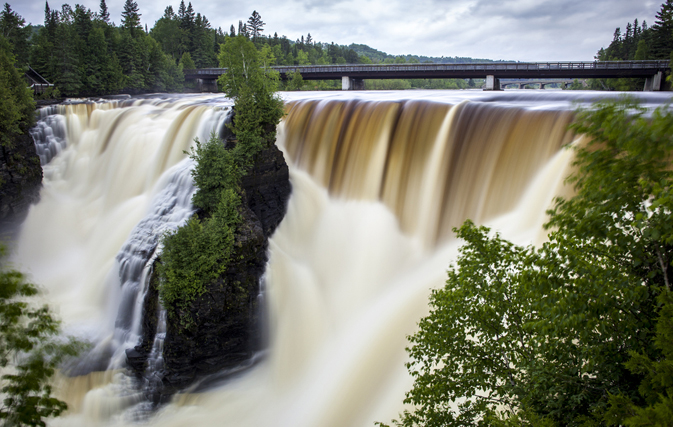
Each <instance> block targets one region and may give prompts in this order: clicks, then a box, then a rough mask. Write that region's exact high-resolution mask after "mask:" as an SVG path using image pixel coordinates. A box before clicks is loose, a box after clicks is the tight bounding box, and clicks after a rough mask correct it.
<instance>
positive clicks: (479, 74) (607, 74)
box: [183, 60, 671, 91]
mask: <svg viewBox="0 0 673 427" xmlns="http://www.w3.org/2000/svg"><path fill="white" fill-rule="evenodd" d="M272 68H273V69H275V70H276V71H278V72H279V73H280V76H281V78H282V79H287V78H289V77H288V76H289V75H290V74H292V73H294V72H295V71H299V73H301V76H302V78H303V79H304V80H341V82H342V84H341V87H342V89H343V90H361V89H364V80H365V79H469V78H479V79H486V85H485V87H484V90H499V89H500V81H499V80H500V79H507V78H509V79H512V78H513V79H535V80H540V79H575V78H577V79H587V78H622V77H641V78H643V77H644V78H645V79H646V82H645V88H644V90H650V91H651V90H662V86H663V85H662V83H663V76H664V74H665V73H666V72H667V71H670V70H671V68H670V63H669V61H667V60H653V61H593V62H486V63H474V64H374V65H372V64H369V65H293V66H276V67H272ZM226 71H227V69H226V68H201V69H194V70H184V71H183V72H184V75H185V80H192V81H197V83H198V84H199V86H200V87H201V88H202V89H204V90H213V89H214V90H216V89H217V85H216V83H215V81H216V80H217V78H218V77H219V76H220V75H222V74H224V73H225V72H226Z"/></svg>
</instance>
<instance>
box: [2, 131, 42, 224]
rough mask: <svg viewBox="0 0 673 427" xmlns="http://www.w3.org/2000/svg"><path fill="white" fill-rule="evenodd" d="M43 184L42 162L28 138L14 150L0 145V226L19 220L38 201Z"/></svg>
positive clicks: (17, 141) (17, 140)
mask: <svg viewBox="0 0 673 427" xmlns="http://www.w3.org/2000/svg"><path fill="white" fill-rule="evenodd" d="M41 183H42V167H41V166H40V158H39V157H38V156H37V153H36V152H35V144H34V143H33V139H32V138H31V136H30V135H28V134H23V135H19V136H18V137H16V138H15V139H14V141H13V144H12V146H11V147H5V146H2V145H0V223H3V222H9V221H13V220H19V219H21V218H22V217H23V215H24V214H25V213H26V212H27V210H28V207H29V206H30V204H31V203H35V202H37V200H38V198H39V192H40V185H41Z"/></svg>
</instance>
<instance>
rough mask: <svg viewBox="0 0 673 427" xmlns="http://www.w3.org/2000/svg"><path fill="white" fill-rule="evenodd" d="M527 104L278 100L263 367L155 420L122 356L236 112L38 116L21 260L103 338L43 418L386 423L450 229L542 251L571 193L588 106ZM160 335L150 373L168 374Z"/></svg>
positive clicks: (135, 105) (471, 96) (441, 276)
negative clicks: (282, 182) (200, 177)
mask: <svg viewBox="0 0 673 427" xmlns="http://www.w3.org/2000/svg"><path fill="white" fill-rule="evenodd" d="M522 92H523V91H520V92H516V93H514V92H505V93H500V94H490V93H482V92H470V91H466V92H444V91H437V92H423V91H418V92H415V91H410V92H384V93H380V94H376V93H368V92H363V93H359V94H336V93H309V94H306V93H297V94H284V96H285V99H286V110H287V115H286V117H285V118H284V120H283V122H282V123H281V124H280V125H279V129H278V142H277V144H278V145H279V147H280V148H281V149H282V150H283V152H284V155H285V158H286V160H287V161H288V164H289V166H290V176H291V182H292V187H293V192H292V195H291V198H290V200H289V202H288V210H287V214H286V217H285V219H284V220H283V222H282V223H281V224H280V226H279V227H278V229H277V230H276V232H275V234H274V235H273V236H272V238H271V239H270V242H269V252H270V254H269V255H270V259H269V263H268V265H267V270H266V280H265V281H266V287H265V294H264V300H265V302H266V304H267V310H268V314H266V315H265V317H266V318H267V323H268V331H267V334H268V338H269V347H268V350H267V352H266V357H265V358H264V359H263V360H262V361H261V362H260V363H257V364H256V365H255V366H254V367H253V368H251V369H249V370H247V371H245V372H243V373H240V374H239V375H237V376H235V377H233V378H230V379H228V380H227V381H226V382H225V383H222V384H219V385H217V386H216V387H214V388H212V389H210V390H207V391H201V392H198V393H197V392H194V393H184V394H181V395H178V396H176V397H175V399H174V400H173V402H172V403H170V404H168V405H166V406H164V407H162V408H160V409H159V411H158V412H157V413H155V414H152V415H151V416H149V418H146V417H147V415H145V416H143V415H139V412H138V408H139V407H143V406H144V405H146V399H145V397H144V396H143V393H142V390H141V389H138V387H137V385H134V384H132V383H133V381H131V379H130V377H129V375H128V374H126V371H125V369H124V360H125V359H124V351H125V350H126V349H128V348H130V347H133V346H134V345H136V344H137V341H138V339H139V336H140V328H141V320H142V319H141V312H142V310H141V305H142V299H143V295H144V293H145V292H146V290H147V278H148V272H149V269H150V268H151V260H152V259H153V257H154V256H156V254H157V251H158V250H160V249H158V248H157V245H158V242H159V237H160V235H161V234H162V233H164V232H165V231H166V230H171V229H174V228H175V227H177V226H179V225H180V224H181V223H183V222H184V221H185V220H186V218H188V217H189V216H190V215H191V213H192V207H191V205H190V199H191V194H192V193H193V191H194V188H193V184H192V182H191V179H190V175H189V172H190V168H191V166H192V165H191V163H190V160H189V159H188V158H187V156H186V155H185V154H184V151H185V150H188V149H189V148H190V147H191V145H192V143H193V140H194V138H196V137H198V138H199V139H201V140H205V139H207V138H208V136H209V134H210V133H211V132H213V131H215V132H220V131H221V128H222V125H223V123H224V121H225V119H226V115H227V114H228V110H229V107H230V106H231V104H230V102H229V101H228V100H226V99H224V98H222V97H218V96H214V95H209V96H166V97H150V98H146V99H129V100H124V101H111V102H96V103H94V102H87V103H73V104H69V105H61V106H58V107H51V108H50V109H49V110H43V112H42V113H41V116H40V121H39V123H38V125H37V126H36V128H35V129H34V130H33V131H32V135H33V137H34V138H35V140H36V147H37V148H38V151H39V152H40V153H39V154H40V158H41V160H42V162H43V164H44V165H43V166H44V176H45V179H44V188H43V189H42V192H41V201H40V202H39V203H38V204H37V205H35V206H33V207H32V208H31V210H30V212H29V214H28V217H27V219H26V221H25V223H24V225H23V228H22V231H21V233H20V235H19V238H18V242H17V244H16V251H15V254H14V261H15V263H16V264H17V265H18V267H19V268H21V269H23V270H24V271H27V272H28V273H29V274H30V277H31V279H32V280H33V281H34V282H36V283H38V284H40V285H41V286H42V287H43V288H44V289H45V299H46V300H47V301H48V302H49V304H50V305H51V306H52V307H54V309H55V310H56V312H57V314H58V316H59V317H60V318H62V319H63V320H64V326H65V330H66V332H67V333H69V334H74V335H77V336H80V337H84V338H86V339H89V340H90V341H92V343H93V344H94V347H93V349H92V350H91V352H90V354H87V355H86V356H85V357H84V358H83V359H82V360H81V361H79V362H78V364H77V366H76V367H75V368H74V369H73V370H71V371H70V372H69V375H71V376H70V377H67V378H63V379H62V384H61V385H60V393H61V397H62V398H65V400H66V401H68V402H69V404H70V405H71V410H70V411H69V413H68V414H66V415H65V416H64V417H60V418H57V419H55V420H53V421H52V422H51V424H52V425H63V426H73V425H82V426H90V425H129V424H132V423H133V422H135V421H137V420H138V419H139V417H140V418H142V419H143V420H144V421H145V422H148V423H150V424H152V425H161V426H162V427H166V426H188V425H190V426H197V425H198V426H201V425H203V426H205V425H212V424H218V425H222V424H224V425H232V426H237V427H245V426H250V427H259V426H292V427H315V426H320V427H329V426H334V427H343V426H371V425H373V422H374V421H383V422H388V421H389V420H390V419H391V418H394V417H395V416H396V415H397V413H398V412H399V411H401V410H402V409H403V406H402V404H401V402H402V399H403V398H404V392H405V391H406V390H408V389H409V388H410V387H411V384H412V381H411V379H410V377H409V376H408V374H407V372H406V369H405V367H404V363H405V361H406V353H405V350H404V348H405V346H406V336H407V335H409V334H411V333H413V332H414V330H415V328H416V323H417V322H418V320H419V319H420V318H421V317H422V316H423V315H425V314H426V313H427V310H428V308H427V298H428V296H429V293H430V290H431V289H433V288H437V287H440V286H442V284H443V283H444V280H445V275H446V269H447V267H448V265H449V264H450V262H451V260H452V259H454V258H455V256H456V254H457V249H458V246H459V243H460V242H457V241H456V240H455V239H454V238H453V237H452V231H451V229H452V227H455V226H457V225H460V224H461V223H462V221H463V220H465V219H467V218H471V219H473V220H475V221H476V222H479V223H482V224H485V225H489V226H492V227H494V228H495V229H497V230H499V231H501V232H502V233H503V234H504V236H505V237H507V238H510V239H512V240H514V241H515V242H517V243H524V244H527V243H538V242H540V241H542V240H543V239H544V238H545V237H544V233H543V232H542V229H541V225H542V224H543V223H544V220H545V210H546V209H547V208H548V207H549V206H550V204H551V203H552V199H553V197H554V196H555V195H558V194H565V193H566V192H568V191H569V190H568V189H567V188H565V187H564V178H565V176H567V174H568V173H569V167H570V161H571V158H572V155H571V154H572V153H571V152H570V151H569V150H564V149H562V146H563V145H565V144H568V143H571V142H573V141H574V139H575V137H574V135H573V134H572V133H571V132H569V131H568V130H567V125H568V123H569V122H570V121H571V120H572V112H571V110H572V107H571V105H570V103H569V101H570V100H571V99H572V98H576V97H580V99H581V95H576V94H573V95H569V94H567V93H566V92H563V93H557V94H553V93H550V94H541V93H540V91H530V92H529V93H522ZM584 96H585V98H586V95H584ZM610 96H612V95H610ZM586 99H588V98H586ZM647 100H648V102H654V103H660V102H663V101H664V98H663V97H660V98H656V99H654V98H652V97H651V96H650V97H649V98H647ZM161 333H162V331H161V327H160V328H159V333H158V334H157V341H156V342H155V347H154V350H153V352H152V355H151V356H150V357H151V359H152V360H151V363H150V370H152V369H156V367H158V366H160V364H161V339H162V335H161ZM149 374H151V372H150V373H149ZM73 375H74V376H73Z"/></svg>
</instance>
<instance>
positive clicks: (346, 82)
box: [341, 76, 365, 90]
mask: <svg viewBox="0 0 673 427" xmlns="http://www.w3.org/2000/svg"><path fill="white" fill-rule="evenodd" d="M341 90H365V81H364V79H354V78H352V77H349V76H342V77H341Z"/></svg>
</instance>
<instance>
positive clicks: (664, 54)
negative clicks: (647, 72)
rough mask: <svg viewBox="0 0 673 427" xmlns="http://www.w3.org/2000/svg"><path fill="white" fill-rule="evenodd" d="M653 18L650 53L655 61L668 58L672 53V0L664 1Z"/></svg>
mask: <svg viewBox="0 0 673 427" xmlns="http://www.w3.org/2000/svg"><path fill="white" fill-rule="evenodd" d="M655 18H656V20H655V22H654V25H653V26H652V32H653V44H652V53H653V54H654V56H655V58H657V59H663V58H668V57H669V55H670V54H671V51H673V0H666V2H665V3H663V4H662V5H661V9H659V11H658V12H657V14H656V15H655Z"/></svg>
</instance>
